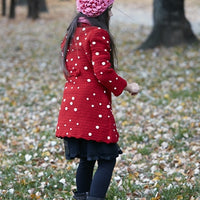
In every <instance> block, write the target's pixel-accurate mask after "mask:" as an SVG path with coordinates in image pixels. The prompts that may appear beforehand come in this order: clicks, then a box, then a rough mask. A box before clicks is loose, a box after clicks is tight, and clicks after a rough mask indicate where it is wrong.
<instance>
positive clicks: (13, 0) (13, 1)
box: [9, 0, 16, 19]
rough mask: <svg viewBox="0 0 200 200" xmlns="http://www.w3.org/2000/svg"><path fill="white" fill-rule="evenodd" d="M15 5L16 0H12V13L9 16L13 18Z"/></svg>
mask: <svg viewBox="0 0 200 200" xmlns="http://www.w3.org/2000/svg"><path fill="white" fill-rule="evenodd" d="M15 6H16V0H11V1H10V14H9V18H11V19H13V18H15Z"/></svg>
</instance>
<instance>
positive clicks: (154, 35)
mask: <svg viewBox="0 0 200 200" xmlns="http://www.w3.org/2000/svg"><path fill="white" fill-rule="evenodd" d="M153 8H154V10H153V21H154V26H153V30H152V32H151V34H150V35H149V36H148V38H147V39H146V41H145V42H144V43H143V44H142V45H141V46H140V47H139V49H148V48H154V47H156V46H160V45H163V46H167V47H170V46H175V45H179V44H183V43H194V42H198V39H197V37H196V36H195V35H194V33H193V31H192V29H191V25H190V22H189V21H188V20H187V19H186V17H185V10H184V0H154V2H153Z"/></svg>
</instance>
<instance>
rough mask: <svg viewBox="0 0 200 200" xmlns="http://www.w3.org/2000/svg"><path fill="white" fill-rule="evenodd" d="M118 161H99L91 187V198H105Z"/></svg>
mask: <svg viewBox="0 0 200 200" xmlns="http://www.w3.org/2000/svg"><path fill="white" fill-rule="evenodd" d="M115 163H116V159H113V160H98V168H97V171H96V173H95V175H94V177H93V180H92V184H91V186H90V197H96V198H105V196H106V192H107V190H108V187H109V185H110V180H111V177H112V172H113V169H114V167H115Z"/></svg>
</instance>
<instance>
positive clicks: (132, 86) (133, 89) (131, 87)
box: [125, 83, 140, 95]
mask: <svg viewBox="0 0 200 200" xmlns="http://www.w3.org/2000/svg"><path fill="white" fill-rule="evenodd" d="M125 90H126V91H128V92H129V93H130V94H131V95H136V94H138V92H139V91H140V87H139V85H138V84H137V83H128V84H127V86H126V87H125Z"/></svg>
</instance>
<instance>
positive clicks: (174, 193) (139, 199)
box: [0, 0, 200, 200]
mask: <svg viewBox="0 0 200 200" xmlns="http://www.w3.org/2000/svg"><path fill="white" fill-rule="evenodd" d="M49 10H50V13H49V14H43V15H41V19H39V20H38V21H32V20H28V19H26V10H25V8H17V18H16V20H8V19H7V18H2V17H0V26H1V29H0V38H1V48H0V137H1V140H0V199H1V200H4V199H5V200H11V199H12V200H27V199H29V200H30V199H34V200H36V199H37V200H64V199H65V200H66V199H67V200H69V199H71V197H72V190H73V189H75V179H74V178H75V176H74V173H75V171H76V168H77V163H78V160H75V161H73V162H67V161H66V160H65V158H64V151H63V144H62V141H61V140H60V139H57V138H56V137H55V131H54V130H55V127H56V122H57V116H58V111H59V106H60V101H61V98H62V90H63V87H64V83H65V80H64V77H63V75H62V74H61V72H60V69H59V62H58V54H59V44H60V42H61V39H62V37H63V35H64V32H65V30H66V26H67V24H68V22H69V21H70V20H71V17H72V15H73V13H74V3H73V2H72V1H69V2H63V1H59V2H58V1H53V0H52V1H49ZM112 30H113V31H112V32H113V35H114V36H115V39H116V43H117V47H118V55H119V56H118V57H119V67H118V73H119V74H120V75H122V76H123V77H124V78H126V79H127V80H129V81H130V82H131V81H136V82H138V83H139V84H140V85H141V86H142V91H141V93H140V94H139V95H138V96H137V97H132V96H130V95H129V94H127V93H123V94H122V95H121V96H120V97H118V98H116V97H114V98H113V112H114V114H115V117H116V121H117V124H118V130H119V132H120V136H121V137H120V141H119V144H120V146H121V148H122V149H123V152H124V153H123V154H122V155H121V156H120V157H119V158H118V162H117V165H116V168H115V171H114V174H113V179H112V183H111V186H110V190H109V192H108V194H107V199H108V200H159V199H161V200H199V199H200V186H199V185H200V93H199V85H200V56H199V55H200V50H199V46H179V47H174V48H168V49H166V48H156V49H153V50H148V51H144V52H143V51H134V49H135V48H136V47H137V46H138V45H139V44H141V42H142V41H144V39H145V38H146V36H147V35H148V34H149V32H150V28H149V27H144V26H139V25H134V24H133V25H129V26H128V25H127V26H126V25H123V28H122V24H112ZM196 35H197V37H198V38H200V34H199V33H196Z"/></svg>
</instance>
